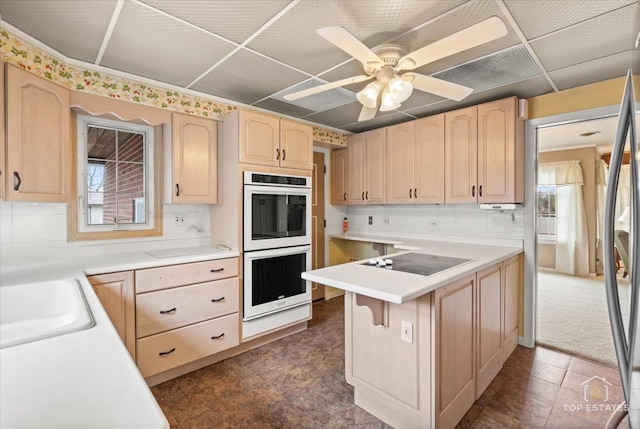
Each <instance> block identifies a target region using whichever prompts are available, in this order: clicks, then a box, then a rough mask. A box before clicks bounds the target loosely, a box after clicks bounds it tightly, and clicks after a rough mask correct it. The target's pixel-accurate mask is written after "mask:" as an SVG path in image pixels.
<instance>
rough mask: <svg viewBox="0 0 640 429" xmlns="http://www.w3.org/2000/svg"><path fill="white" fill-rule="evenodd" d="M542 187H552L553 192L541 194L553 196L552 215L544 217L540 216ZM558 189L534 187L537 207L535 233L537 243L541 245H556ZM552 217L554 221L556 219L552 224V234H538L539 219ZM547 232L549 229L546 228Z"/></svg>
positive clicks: (554, 187) (555, 187) (553, 186)
mask: <svg viewBox="0 0 640 429" xmlns="http://www.w3.org/2000/svg"><path fill="white" fill-rule="evenodd" d="M541 186H544V187H548V188H549V187H552V188H553V192H549V191H547V192H542V193H544V194H547V195H551V194H553V195H554V197H555V203H554V206H553V209H554V210H553V213H548V214H547V215H546V216H544V215H540V194H541V192H540V187H541ZM557 191H558V187H557V185H537V187H536V207H537V212H538V213H537V216H536V217H537V220H538V221H537V224H538V225H537V228H536V229H537V231H536V235H537V236H538V243H542V244H555V243H556V236H557V233H558V229H557V228H558V224H557V218H558V208H557V207H558V192H557ZM551 217H553V218H554V219H556V221H555V222H554V233H553V234H550V233H548V232H547V233H541V232H540V218H551ZM547 231H549V228H548V227H547Z"/></svg>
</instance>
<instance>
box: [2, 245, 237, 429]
mask: <svg viewBox="0 0 640 429" xmlns="http://www.w3.org/2000/svg"><path fill="white" fill-rule="evenodd" d="M150 252H151V253H153V254H156V255H160V256H162V257H154V256H152V255H151V254H149V253H147V252H146V251H144V250H140V249H138V250H135V251H118V252H113V253H100V252H91V251H90V249H84V251H83V250H82V249H81V250H80V251H75V252H74V251H70V252H65V251H61V249H57V250H56V251H50V252H47V251H38V252H33V253H31V254H30V253H29V252H20V253H16V254H3V255H2V259H1V260H0V279H1V282H0V285H1V286H8V285H11V284H22V283H31V282H38V281H45V280H56V279H62V278H76V279H78V280H79V281H80V283H81V284H82V288H83V291H84V293H85V296H86V299H87V302H88V304H89V307H90V309H91V312H92V315H93V317H94V320H95V322H96V325H95V326H94V327H93V328H90V329H87V330H84V331H79V332H74V333H70V334H66V335H61V336H57V337H53V338H48V339H45V340H40V341H35V342H31V343H27V344H22V345H17V346H13V347H7V348H4V349H1V350H0V427H3V428H5V427H6V428H23V427H24V428H36V427H46V428H168V427H169V424H168V422H167V420H166V418H165V416H164V414H163V413H162V411H161V410H160V407H159V406H158V404H157V402H156V401H155V398H154V397H153V394H152V393H151V391H150V390H149V388H148V386H147V384H146V382H145V381H144V378H143V377H142V375H141V374H140V372H138V369H137V368H136V366H135V363H134V361H133V359H131V357H130V356H129V353H128V352H127V349H126V347H125V346H124V344H123V343H122V341H121V340H120V337H119V336H118V333H117V331H116V330H115V328H114V327H113V325H112V323H111V321H110V320H109V317H108V316H107V314H106V312H105V311H104V309H103V307H102V305H101V304H100V301H99V300H98V297H97V296H96V294H95V293H94V291H93V288H92V287H91V285H90V283H89V281H88V280H87V279H86V277H85V274H99V273H107V272H116V271H125V270H132V269H140V268H149V267H155V266H161V265H173V264H181V263H188V262H197V261H203V260H211V259H223V258H230V257H237V256H238V255H239V253H238V252H237V251H234V250H230V251H223V250H219V249H216V248H214V247H211V246H197V247H192V248H186V247H184V248H179V249H174V250H171V249H166V250H162V251H156V250H151V251H150ZM173 255H176V256H173Z"/></svg>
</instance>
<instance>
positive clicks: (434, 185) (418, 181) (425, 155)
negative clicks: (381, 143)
mask: <svg viewBox="0 0 640 429" xmlns="http://www.w3.org/2000/svg"><path fill="white" fill-rule="evenodd" d="M414 126H415V140H414V142H415V143H414V158H413V161H414V165H415V168H414V173H413V186H414V195H413V197H414V201H413V202H414V204H415V203H418V204H442V203H444V114H441V115H435V116H430V117H427V118H423V119H418V120H416V121H415V125H414ZM387 144H388V142H387Z"/></svg>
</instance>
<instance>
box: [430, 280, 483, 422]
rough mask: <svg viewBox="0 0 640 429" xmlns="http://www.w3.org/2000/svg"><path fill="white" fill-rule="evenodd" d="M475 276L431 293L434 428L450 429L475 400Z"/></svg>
mask: <svg viewBox="0 0 640 429" xmlns="http://www.w3.org/2000/svg"><path fill="white" fill-rule="evenodd" d="M475 293H476V275H475V274H473V275H470V276H467V277H465V278H463V279H461V280H459V281H456V282H454V283H452V284H450V285H447V286H444V287H442V288H440V289H437V290H436V291H435V292H434V304H433V319H432V320H433V321H434V326H435V344H434V350H435V352H436V361H435V367H436V369H435V420H436V425H435V427H441V428H449V427H451V428H453V427H454V426H455V425H456V424H457V423H458V422H459V421H460V419H461V418H462V417H463V416H464V415H465V414H466V412H467V410H468V409H469V408H470V407H471V406H472V405H473V403H474V402H475V400H476V396H475V388H476V385H475V384H476V371H475V359H476V353H475V350H476V338H475V336H474V332H475V329H474V327H475V323H476V321H475V317H476V306H475V302H476V298H475Z"/></svg>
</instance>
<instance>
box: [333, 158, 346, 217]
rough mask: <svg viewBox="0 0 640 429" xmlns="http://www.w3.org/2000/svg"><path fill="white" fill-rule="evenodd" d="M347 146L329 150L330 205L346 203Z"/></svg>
mask: <svg viewBox="0 0 640 429" xmlns="http://www.w3.org/2000/svg"><path fill="white" fill-rule="evenodd" d="M347 163H348V159H347V148H344V149H334V150H333V151H331V205H334V206H343V205H346V204H347V171H348V170H347Z"/></svg>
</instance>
